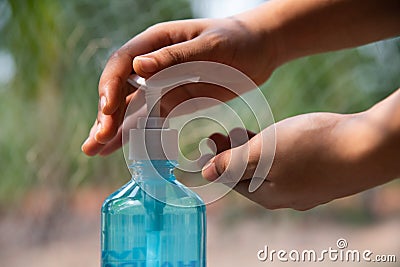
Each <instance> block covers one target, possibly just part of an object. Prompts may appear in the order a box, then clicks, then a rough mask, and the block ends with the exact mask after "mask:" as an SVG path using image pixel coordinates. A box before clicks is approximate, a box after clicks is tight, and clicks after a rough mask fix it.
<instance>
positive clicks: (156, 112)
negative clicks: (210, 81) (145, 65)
mask: <svg viewBox="0 0 400 267" xmlns="http://www.w3.org/2000/svg"><path fill="white" fill-rule="evenodd" d="M199 81H200V77H197V76H180V77H174V78H169V79H159V80H156V79H154V80H149V81H146V80H145V79H144V78H143V77H140V76H138V75H131V76H130V77H129V78H128V82H129V83H130V84H131V85H133V86H135V87H138V88H142V90H144V91H145V92H144V95H145V98H146V104H147V114H148V115H149V117H160V116H161V112H160V101H159V100H160V98H161V93H162V90H163V89H167V88H171V87H176V86H179V85H182V84H185V83H188V82H199Z"/></svg>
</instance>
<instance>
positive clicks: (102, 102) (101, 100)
mask: <svg viewBox="0 0 400 267" xmlns="http://www.w3.org/2000/svg"><path fill="white" fill-rule="evenodd" d="M106 105H107V98H106V97H105V96H104V95H103V96H102V97H101V98H100V108H101V111H103V110H104V107H105V106H106Z"/></svg>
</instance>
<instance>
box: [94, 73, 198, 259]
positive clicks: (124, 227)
mask: <svg viewBox="0 0 400 267" xmlns="http://www.w3.org/2000/svg"><path fill="white" fill-rule="evenodd" d="M131 82H132V81H131ZM135 82H136V83H141V85H144V84H145V83H144V80H142V81H141V80H139V79H137V78H136V80H135ZM142 88H143V86H142ZM153 89H154V88H150V89H146V91H153ZM155 91H156V90H155ZM154 93H155V92H152V93H151V94H149V93H148V92H145V95H146V101H147V106H148V110H149V115H151V117H148V118H139V120H138V125H137V129H131V130H130V135H129V136H130V141H129V148H130V152H129V159H130V160H132V164H131V166H130V168H131V169H132V171H133V172H132V173H133V176H132V179H131V180H130V181H129V182H128V183H127V184H126V185H124V186H123V187H122V188H120V189H119V190H117V191H116V192H114V193H113V194H111V195H110V196H109V197H108V198H107V199H106V200H105V201H104V203H103V206H102V213H101V215H102V225H101V249H102V254H101V265H102V266H103V267H205V266H206V255H205V249H206V215H205V205H204V203H203V201H202V200H201V199H200V197H199V196H197V195H196V194H195V193H194V192H192V191H190V190H189V189H188V188H186V187H185V186H184V185H182V184H181V183H179V182H178V181H177V180H176V178H175V176H174V174H173V169H174V168H175V166H176V164H177V158H178V141H177V137H178V135H177V131H176V130H173V129H169V126H168V121H166V120H165V119H163V118H160V117H158V116H159V107H158V106H157V105H154V104H155V103H156V102H155V99H158V98H159V96H160V93H161V88H160V89H159V90H158V93H157V94H158V96H157V97H155V96H154ZM148 96H151V97H150V98H149V97H148ZM149 102H152V103H149ZM153 102H154V103H153ZM154 106H155V107H154ZM154 110H155V111H154Z"/></svg>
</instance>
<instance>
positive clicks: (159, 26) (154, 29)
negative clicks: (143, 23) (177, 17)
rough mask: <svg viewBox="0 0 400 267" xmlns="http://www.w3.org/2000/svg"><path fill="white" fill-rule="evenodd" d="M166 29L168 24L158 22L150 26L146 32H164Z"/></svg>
mask: <svg viewBox="0 0 400 267" xmlns="http://www.w3.org/2000/svg"><path fill="white" fill-rule="evenodd" d="M166 27H168V22H159V23H156V24H154V25H151V26H150V27H148V28H147V29H146V31H147V32H159V31H163V30H165V28H166Z"/></svg>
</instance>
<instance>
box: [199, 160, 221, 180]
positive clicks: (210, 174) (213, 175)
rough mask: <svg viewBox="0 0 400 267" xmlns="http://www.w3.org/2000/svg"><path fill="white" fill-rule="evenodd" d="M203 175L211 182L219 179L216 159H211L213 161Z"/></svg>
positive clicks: (203, 171) (205, 168) (206, 167)
mask: <svg viewBox="0 0 400 267" xmlns="http://www.w3.org/2000/svg"><path fill="white" fill-rule="evenodd" d="M201 173H202V175H203V177H204V178H205V179H206V180H209V181H214V180H216V179H217V178H218V177H219V175H218V172H217V168H216V167H215V163H214V159H211V161H210V162H209V163H207V164H206V166H204V168H203V169H202V171H201Z"/></svg>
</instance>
